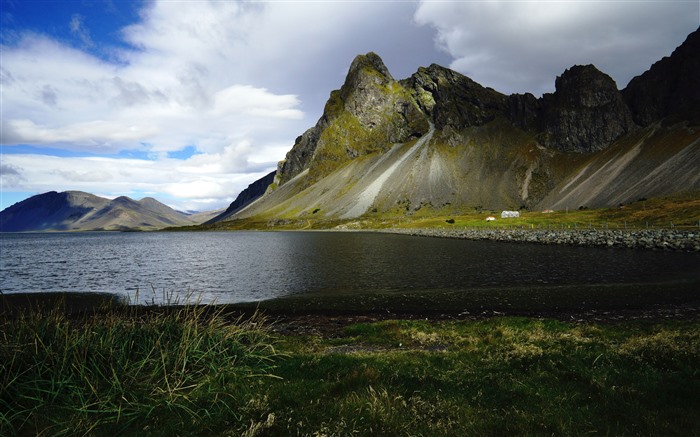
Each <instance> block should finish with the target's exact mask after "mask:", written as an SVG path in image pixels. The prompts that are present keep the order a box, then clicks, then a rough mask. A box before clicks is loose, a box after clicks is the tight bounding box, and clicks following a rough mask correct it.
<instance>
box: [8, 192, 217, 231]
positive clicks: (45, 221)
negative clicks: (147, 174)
mask: <svg viewBox="0 0 700 437" xmlns="http://www.w3.org/2000/svg"><path fill="white" fill-rule="evenodd" d="M208 218H209V216H205V217H203V218H202V220H201V221H200V220H198V218H197V217H196V216H188V215H186V214H184V213H181V212H178V211H175V210H174V209H172V208H170V207H168V206H167V205H164V204H162V203H160V202H158V201H157V200H155V199H153V198H149V197H147V198H144V199H141V200H139V201H135V200H132V199H130V198H128V197H124V196H122V197H117V198H116V199H114V200H109V199H105V198H102V197H98V196H95V195H92V194H88V193H83V192H80V191H66V192H62V193H57V192H55V191H52V192H49V193H44V194H39V195H36V196H32V197H30V198H29V199H26V200H24V201H22V202H19V203H16V204H14V205H12V206H10V207H9V208H6V209H5V210H3V211H2V212H0V232H29V231H88V230H89V231H96V230H100V231H113V230H154V229H161V228H164V227H168V226H183V225H192V224H198V223H201V222H202V221H204V220H206V219H208Z"/></svg>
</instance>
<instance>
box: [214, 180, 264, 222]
mask: <svg viewBox="0 0 700 437" xmlns="http://www.w3.org/2000/svg"><path fill="white" fill-rule="evenodd" d="M276 173H277V172H274V171H273V172H270V173H269V174H267V175H265V176H263V177H262V178H260V179H258V180H257V181H255V182H253V183H252V184H250V185H248V188H246V189H245V190H243V191H241V192H240V193H239V194H238V196H237V197H236V200H234V201H233V202H232V203H231V205H229V207H228V208H226V211H224V212H223V213H221V214H219V215H218V216H216V217H214V218H213V219H211V220H209V221H208V222H207V223H216V222H218V221H221V220H226V219H227V218H228V217H231V216H232V215H234V214H235V213H237V212H238V211H240V210H241V209H243V208H245V207H246V206H248V205H250V204H251V203H252V202H254V201H256V200H257V199H259V198H260V197H261V196H262V195H263V194H265V191H266V190H267V187H269V186H270V184H272V182H273V181H274V179H275V174H276Z"/></svg>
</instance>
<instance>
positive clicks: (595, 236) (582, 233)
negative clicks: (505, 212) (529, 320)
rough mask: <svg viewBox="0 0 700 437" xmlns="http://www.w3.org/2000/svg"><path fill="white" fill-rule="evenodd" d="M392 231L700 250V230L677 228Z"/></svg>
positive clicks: (558, 242)
mask: <svg viewBox="0 0 700 437" xmlns="http://www.w3.org/2000/svg"><path fill="white" fill-rule="evenodd" d="M388 232H392V233H397V234H408V235H417V236H425V237H442V238H462V239H466V240H491V241H507V242H518V243H533V244H564V245H569V246H587V247H621V248H630V249H649V250H669V251H683V252H698V251H700V230H691V231H688V230H673V229H653V230H652V229H646V230H621V229H614V230H613V229H468V228H467V229H391V230H389V231H388Z"/></svg>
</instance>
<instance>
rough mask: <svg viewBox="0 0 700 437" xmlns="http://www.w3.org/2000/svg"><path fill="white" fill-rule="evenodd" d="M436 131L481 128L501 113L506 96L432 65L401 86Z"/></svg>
mask: <svg viewBox="0 0 700 437" xmlns="http://www.w3.org/2000/svg"><path fill="white" fill-rule="evenodd" d="M401 83H402V84H403V85H404V86H405V87H406V88H408V89H409V90H410V91H411V94H412V96H413V98H414V99H415V100H416V102H417V103H418V105H419V106H420V108H421V110H422V111H423V112H424V113H425V114H427V115H429V116H430V117H431V118H432V121H433V123H434V124H435V128H436V129H438V130H445V129H451V130H454V131H460V130H462V129H464V128H467V127H471V126H481V125H483V124H486V123H488V122H490V121H492V120H494V119H495V118H496V116H497V115H499V114H501V113H503V112H504V111H505V109H506V107H507V103H506V96H504V95H503V94H501V93H499V92H497V91H494V90H493V89H491V88H485V87H483V86H481V85H479V84H478V83H476V82H474V81H473V80H471V79H469V78H468V77H466V76H464V75H462V74H459V73H457V72H456V71H452V70H450V69H447V68H444V67H441V66H439V65H436V64H433V65H431V66H430V67H428V68H423V67H421V68H419V69H418V71H417V72H416V73H415V74H413V75H412V76H411V77H410V78H408V79H406V80H404V81H402V82H401Z"/></svg>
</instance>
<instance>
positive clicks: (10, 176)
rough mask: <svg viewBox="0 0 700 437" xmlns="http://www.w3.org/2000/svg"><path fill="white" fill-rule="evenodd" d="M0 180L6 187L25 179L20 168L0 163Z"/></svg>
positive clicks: (16, 184)
mask: <svg viewBox="0 0 700 437" xmlns="http://www.w3.org/2000/svg"><path fill="white" fill-rule="evenodd" d="M0 180H1V181H2V185H3V186H4V187H7V188H14V187H18V186H20V184H21V183H22V182H24V181H26V180H27V179H26V178H25V177H24V175H23V174H22V169H21V168H20V167H17V166H15V165H12V164H4V163H3V164H0Z"/></svg>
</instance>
